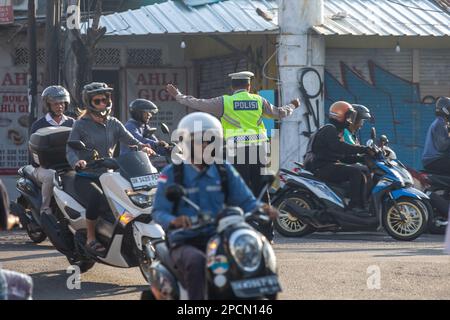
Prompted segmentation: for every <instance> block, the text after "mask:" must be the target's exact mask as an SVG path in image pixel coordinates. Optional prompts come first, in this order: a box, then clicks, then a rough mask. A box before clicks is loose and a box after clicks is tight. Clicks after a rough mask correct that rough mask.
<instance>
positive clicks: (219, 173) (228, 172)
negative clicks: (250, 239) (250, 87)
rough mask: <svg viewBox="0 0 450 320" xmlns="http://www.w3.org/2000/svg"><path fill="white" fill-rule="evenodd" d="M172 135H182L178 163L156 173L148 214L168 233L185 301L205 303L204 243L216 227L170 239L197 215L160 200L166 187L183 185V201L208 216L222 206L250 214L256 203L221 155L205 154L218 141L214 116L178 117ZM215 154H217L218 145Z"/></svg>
mask: <svg viewBox="0 0 450 320" xmlns="http://www.w3.org/2000/svg"><path fill="white" fill-rule="evenodd" d="M177 132H178V133H179V134H180V137H182V143H181V148H182V150H183V158H184V160H183V161H182V162H181V163H180V164H172V165H169V166H168V167H166V168H165V169H164V170H163V172H162V173H161V176H160V178H159V183H158V187H157V192H156V195H155V199H154V204H153V213H152V214H153V218H154V221H155V222H156V223H159V224H160V225H161V226H162V227H163V229H165V231H166V232H167V234H168V240H169V245H170V255H171V257H172V259H173V260H174V262H175V265H176V266H177V268H178V270H180V271H181V274H182V277H183V279H180V280H181V281H182V282H183V285H184V286H185V287H186V289H187V292H188V296H189V299H191V300H192V299H194V300H200V299H205V294H206V292H205V284H206V278H205V276H206V275H205V265H206V255H205V248H206V242H207V241H208V239H209V238H210V236H212V235H213V234H214V232H215V229H214V228H209V227H208V229H205V230H203V229H202V230H198V229H196V230H186V233H187V234H186V236H187V235H188V234H189V240H187V237H186V240H184V239H182V238H181V239H180V237H179V236H178V238H177V239H174V238H173V236H171V234H172V233H171V231H173V230H175V229H181V228H183V229H187V228H189V227H190V226H191V224H192V220H193V219H195V218H197V215H198V213H197V212H196V211H195V210H194V209H193V208H192V206H189V205H188V204H187V203H186V202H185V201H180V202H179V203H177V204H174V203H172V202H170V201H169V200H168V199H167V198H166V196H165V193H166V189H167V188H169V187H170V186H171V185H173V184H174V183H176V184H179V185H182V186H183V187H184V188H185V189H186V191H187V196H186V197H187V198H188V200H190V201H191V202H192V203H194V204H196V205H197V206H199V207H200V208H201V210H202V211H203V212H208V213H210V215H211V217H212V218H215V217H216V216H217V214H218V213H219V212H220V211H221V210H222V208H223V207H224V205H225V204H226V205H230V206H238V207H240V208H242V209H243V210H244V211H245V212H248V211H252V210H254V209H255V208H256V207H257V206H258V205H259V204H258V203H257V201H256V199H255V197H254V196H253V194H252V192H251V191H250V189H249V188H248V187H247V185H246V184H245V183H244V181H243V180H242V178H241V176H240V175H239V173H238V172H237V171H236V169H234V167H233V166H231V165H230V164H228V163H225V164H222V163H223V162H222V158H221V155H220V154H213V153H214V152H210V153H209V156H208V150H209V151H211V147H212V146H214V143H218V142H220V141H222V139H223V133H222V132H223V130H222V125H221V123H220V122H219V121H218V120H217V119H216V118H215V117H213V116H211V115H209V114H207V113H203V112H195V113H191V114H189V115H187V116H185V117H184V118H183V119H181V121H180V123H179V124H178V129H177ZM214 150H216V151H217V150H221V147H220V146H218V147H217V148H215V149H214ZM217 159H219V161H216V160H217ZM205 195H207V196H205ZM264 211H265V213H267V214H268V215H269V216H271V217H273V216H276V214H277V211H276V210H275V209H273V208H272V207H270V206H268V205H266V206H265V207H264ZM192 233H194V234H192ZM173 234H175V233H173ZM177 234H178V235H179V233H177ZM193 239H195V240H194V241H192V240H193Z"/></svg>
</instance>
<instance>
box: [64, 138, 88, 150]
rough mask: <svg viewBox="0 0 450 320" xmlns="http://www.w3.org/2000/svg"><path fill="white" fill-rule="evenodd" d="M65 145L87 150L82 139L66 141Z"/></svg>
mask: <svg viewBox="0 0 450 320" xmlns="http://www.w3.org/2000/svg"><path fill="white" fill-rule="evenodd" d="M67 145H68V146H69V147H71V148H72V149H75V150H87V148H86V145H85V144H84V142H83V141H79V140H72V141H67Z"/></svg>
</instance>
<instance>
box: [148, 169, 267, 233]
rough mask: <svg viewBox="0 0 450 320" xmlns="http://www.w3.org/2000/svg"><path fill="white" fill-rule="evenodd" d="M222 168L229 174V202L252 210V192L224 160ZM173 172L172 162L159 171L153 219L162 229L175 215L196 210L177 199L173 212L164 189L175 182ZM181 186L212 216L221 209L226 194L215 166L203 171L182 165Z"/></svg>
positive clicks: (189, 196)
mask: <svg viewBox="0 0 450 320" xmlns="http://www.w3.org/2000/svg"><path fill="white" fill-rule="evenodd" d="M225 167H226V169H227V174H228V175H227V177H228V189H229V190H228V205H230V206H237V207H241V208H242V210H244V212H249V211H252V210H254V209H255V208H256V206H257V204H258V203H257V201H256V199H255V197H254V196H253V193H252V192H251V191H250V189H249V188H248V187H247V185H246V184H245V182H244V180H242V178H241V176H240V175H239V173H238V172H237V171H236V169H235V168H234V167H233V166H231V165H230V164H229V163H225ZM173 171H174V169H173V165H169V166H167V167H166V168H165V169H164V170H163V171H162V172H161V175H160V178H159V182H158V188H157V191H156V195H155V199H154V205H153V212H152V215H153V219H154V221H155V222H156V223H158V224H160V225H161V226H162V227H163V229H164V230H167V229H168V228H169V224H170V222H171V221H172V220H173V219H175V218H176V217H178V216H182V215H186V216H189V217H193V216H196V215H197V212H196V211H195V209H194V208H192V207H191V206H189V205H188V204H186V203H185V202H184V201H183V200H182V201H180V204H179V206H178V212H176V213H175V214H173V213H172V210H173V203H172V202H170V201H169V200H167V199H166V196H165V192H166V188H167V187H168V186H171V185H173V184H174V172H173ZM183 186H184V188H185V190H186V194H187V198H188V199H189V200H191V201H193V202H194V203H195V204H197V205H198V206H199V207H200V208H201V210H202V212H209V213H210V214H211V217H213V218H214V217H216V216H217V214H218V213H219V212H220V211H221V210H222V209H223V207H224V200H225V196H224V194H223V192H222V184H221V179H220V174H219V171H218V170H217V167H216V166H215V165H211V166H209V167H208V168H207V170H206V171H205V170H203V171H200V170H199V169H198V168H196V167H194V166H193V165H191V164H184V168H183Z"/></svg>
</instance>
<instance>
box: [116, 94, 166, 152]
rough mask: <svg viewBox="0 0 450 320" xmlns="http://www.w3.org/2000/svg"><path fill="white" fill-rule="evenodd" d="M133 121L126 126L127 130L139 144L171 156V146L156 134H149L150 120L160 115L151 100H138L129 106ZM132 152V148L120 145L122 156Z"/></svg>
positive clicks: (129, 121)
mask: <svg viewBox="0 0 450 320" xmlns="http://www.w3.org/2000/svg"><path fill="white" fill-rule="evenodd" d="M129 111H130V116H131V119H130V120H128V121H127V123H126V124H125V128H126V129H127V130H128V131H129V132H130V133H131V134H132V135H133V137H135V138H136V139H137V140H139V142H142V143H143V144H148V145H150V146H151V148H152V149H153V150H155V151H156V152H157V153H159V154H161V155H164V156H165V155H169V153H170V149H169V144H168V143H167V142H165V141H162V140H159V139H158V138H156V136H155V135H154V134H149V133H148V123H149V121H150V119H151V118H152V117H153V116H154V115H156V114H157V113H158V111H159V110H158V106H157V105H156V104H154V103H153V102H152V101H150V100H146V99H136V100H133V101H132V102H131V103H130V106H129ZM127 152H130V148H129V147H128V146H127V145H126V144H124V143H120V154H124V153H127Z"/></svg>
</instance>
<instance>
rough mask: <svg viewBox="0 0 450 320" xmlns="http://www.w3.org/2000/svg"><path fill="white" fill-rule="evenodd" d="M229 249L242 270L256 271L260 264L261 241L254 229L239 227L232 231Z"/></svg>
mask: <svg viewBox="0 0 450 320" xmlns="http://www.w3.org/2000/svg"><path fill="white" fill-rule="evenodd" d="M230 251H231V254H232V255H233V257H234V259H235V261H236V263H237V264H238V266H239V267H240V268H241V269H243V270H244V271H247V272H253V271H256V270H257V269H258V267H259V265H260V264H261V253H262V252H261V251H262V241H261V238H260V237H259V236H258V234H257V233H256V232H254V231H251V230H247V229H241V230H238V231H235V232H233V234H232V235H231V237H230Z"/></svg>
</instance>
